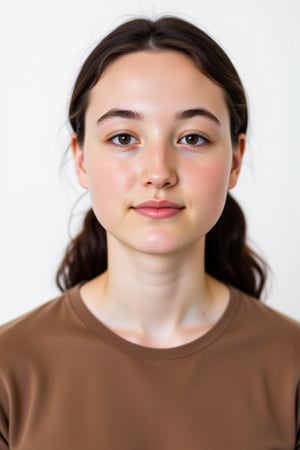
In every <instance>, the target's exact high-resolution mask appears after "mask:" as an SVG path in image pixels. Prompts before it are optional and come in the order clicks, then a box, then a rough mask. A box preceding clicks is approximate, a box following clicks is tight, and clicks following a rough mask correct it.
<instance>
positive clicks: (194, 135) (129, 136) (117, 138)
mask: <svg viewBox="0 0 300 450" xmlns="http://www.w3.org/2000/svg"><path fill="white" fill-rule="evenodd" d="M121 138H125V140H126V139H127V140H128V139H129V142H120V139H121ZM188 138H192V139H195V138H196V140H197V143H191V142H181V141H182V140H183V139H188ZM132 140H134V142H132ZM199 140H201V142H200V143H199ZM109 141H110V142H112V143H113V144H114V145H117V146H118V147H128V146H130V145H134V144H137V143H138V142H139V141H138V140H137V139H136V138H135V137H134V136H132V134H130V133H119V134H116V135H115V136H113V137H111V138H110V139H109ZM178 143H179V144H183V145H188V146H191V147H202V146H203V145H205V144H207V143H208V139H206V138H205V137H204V136H202V135H201V134H198V133H189V134H186V135H185V136H183V137H182V138H180V139H179V140H178Z"/></svg>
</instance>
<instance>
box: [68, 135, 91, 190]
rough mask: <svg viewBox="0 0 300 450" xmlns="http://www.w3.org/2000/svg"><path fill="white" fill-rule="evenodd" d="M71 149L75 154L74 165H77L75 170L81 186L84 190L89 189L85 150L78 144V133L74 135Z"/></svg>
mask: <svg viewBox="0 0 300 450" xmlns="http://www.w3.org/2000/svg"><path fill="white" fill-rule="evenodd" d="M71 148H72V153H73V158H74V163H75V170H76V175H77V179H78V181H79V184H80V186H81V187H83V188H84V189H88V183H87V173H86V169H85V163H84V153H83V149H82V148H81V147H80V145H79V144H78V141H77V135H76V133H73V134H72V138H71Z"/></svg>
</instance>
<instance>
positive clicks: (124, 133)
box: [107, 131, 140, 147]
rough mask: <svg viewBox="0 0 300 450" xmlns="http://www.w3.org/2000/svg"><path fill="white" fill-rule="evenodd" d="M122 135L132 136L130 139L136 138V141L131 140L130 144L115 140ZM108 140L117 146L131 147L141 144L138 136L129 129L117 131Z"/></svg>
mask: <svg viewBox="0 0 300 450" xmlns="http://www.w3.org/2000/svg"><path fill="white" fill-rule="evenodd" d="M120 136H128V137H130V140H132V139H134V141H135V142H129V143H128V144H126V143H125V144H122V143H121V142H119V143H117V142H114V139H117V138H118V137H120ZM107 140H108V142H110V143H112V144H113V145H115V146H117V147H130V146H131V145H136V144H139V143H140V141H139V140H138V138H136V137H135V136H134V135H133V134H132V133H130V132H128V131H119V132H117V133H114V134H112V136H110V137H108V139H107Z"/></svg>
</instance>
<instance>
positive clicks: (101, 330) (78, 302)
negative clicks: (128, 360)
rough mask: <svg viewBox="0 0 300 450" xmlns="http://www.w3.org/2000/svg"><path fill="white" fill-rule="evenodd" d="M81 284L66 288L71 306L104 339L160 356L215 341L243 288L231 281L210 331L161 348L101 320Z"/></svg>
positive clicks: (146, 356)
mask: <svg viewBox="0 0 300 450" xmlns="http://www.w3.org/2000/svg"><path fill="white" fill-rule="evenodd" d="M82 284H83V283H79V284H77V285H76V286H74V287H72V288H71V289H70V290H69V291H67V295H68V299H69V301H70V303H71V306H72V307H73V309H74V310H75V312H76V314H77V315H78V316H79V318H80V319H81V321H82V322H83V323H84V324H85V326H86V327H87V328H88V329H89V330H91V331H92V332H93V333H94V334H96V335H97V337H98V338H100V339H101V340H102V341H103V342H105V343H106V344H108V345H110V346H111V347H113V348H114V349H116V350H119V351H121V352H123V353H127V354H130V355H131V356H133V357H138V358H143V359H157V360H163V359H178V358H184V357H187V356H190V355H192V354H194V353H196V352H199V351H201V350H203V349H205V348H206V347H208V346H209V345H211V344H213V343H214V342H215V341H216V340H217V339H218V338H219V337H220V336H221V335H222V334H223V333H224V332H225V331H226V329H227V328H228V327H229V325H230V324H231V322H232V321H233V319H234V317H235V315H236V313H237V311H238V307H239V304H240V295H241V292H240V291H239V290H238V289H236V288H234V287H232V286H230V285H229V286H228V288H229V301H228V304H227V307H226V309H225V310H224V312H223V314H222V316H221V317H220V319H219V320H218V321H217V322H216V324H215V325H214V326H213V327H212V328H211V329H210V330H209V331H207V332H206V333H205V334H203V335H202V336H200V337H198V338H196V339H194V340H192V341H189V342H187V343H186V344H182V345H179V346H175V347H162V348H158V347H147V346H143V345H140V344H135V343H133V342H131V341H128V340H127V339H125V338H123V337H121V336H120V335H118V334H117V333H116V332H114V331H113V330H112V329H111V328H109V327H108V326H106V325H105V324H104V323H103V322H101V320H99V319H98V318H97V317H96V316H95V315H94V314H93V313H92V312H91V311H90V310H89V309H88V307H87V306H86V304H85V303H84V301H83V299H82V297H81V294H80V288H81V286H82Z"/></svg>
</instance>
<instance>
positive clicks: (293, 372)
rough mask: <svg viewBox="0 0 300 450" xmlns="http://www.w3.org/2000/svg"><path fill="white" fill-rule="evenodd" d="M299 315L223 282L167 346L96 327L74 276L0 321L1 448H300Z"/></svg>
mask: <svg viewBox="0 0 300 450" xmlns="http://www.w3.org/2000/svg"><path fill="white" fill-rule="evenodd" d="M299 356H300V325H299V324H298V323H296V322H294V321H292V320H291V319H288V318H286V317H285V316H283V315H281V314H280V313H278V312H275V311H274V310H272V309H271V308H269V307H267V306H265V305H263V304H261V303H259V302H258V301H256V300H254V299H252V298H250V297H248V296H246V295H245V294H242V293H241V292H239V291H237V290H235V289H232V288H231V298H230V302H229V304H228V307H227V309H226V311H225V313H224V314H223V316H222V318H221V319H220V320H219V322H218V323H217V324H216V325H215V326H214V327H213V328H212V329H211V330H210V331H209V332H207V333H206V334H205V335H204V336H202V337H200V338H198V339H196V340H194V341H192V342H190V343H187V344H185V345H182V346H178V347H173V348H165V349H158V348H149V347H143V346H140V345H137V344H134V343H131V342H129V341H127V340H125V339H123V338H121V337H120V336H118V335H117V334H115V333H114V332H113V331H112V330H110V329H108V328H107V327H106V326H104V325H103V324H102V323H101V322H100V321H99V320H98V319H96V318H95V317H94V316H93V315H92V313H91V312H90V311H89V310H88V309H87V307H86V306H85V304H84V303H83V301H82V299H81V297H80V294H79V287H78V286H77V287H75V288H73V289H71V290H70V291H68V292H67V293H65V294H63V295H62V296H60V297H59V298H57V299H55V300H52V301H50V302H48V303H46V304H44V305H42V306H41V307H39V308H38V309H36V310H34V311H33V312H30V313H28V314H27V315H25V316H23V317H21V318H19V319H17V320H14V321H13V322H10V323H8V324H6V325H4V326H2V327H1V328H0V450H4V449H8V448H9V449H13V450H292V449H295V448H296V449H300V418H299V379H300V357H299Z"/></svg>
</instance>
